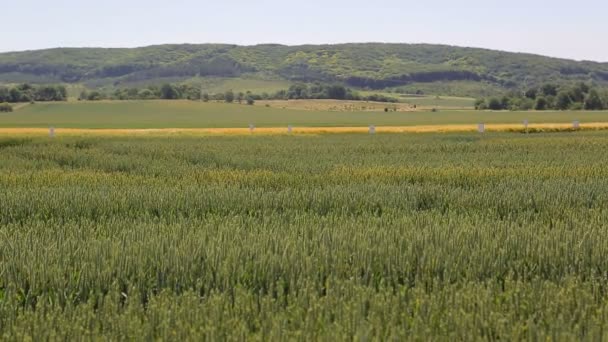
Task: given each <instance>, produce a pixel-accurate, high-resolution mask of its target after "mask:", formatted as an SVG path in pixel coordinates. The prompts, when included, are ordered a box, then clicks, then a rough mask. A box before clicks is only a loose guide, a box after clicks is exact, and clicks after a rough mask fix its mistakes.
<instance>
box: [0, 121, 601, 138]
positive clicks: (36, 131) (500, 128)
mask: <svg viewBox="0 0 608 342" xmlns="http://www.w3.org/2000/svg"><path fill="white" fill-rule="evenodd" d="M528 129H529V131H530V132H539V131H546V132H558V131H572V130H574V129H573V127H572V124H571V123H544V124H530V125H529V126H528ZM477 130H478V126H477V125H476V124H466V125H461V124H459V125H425V126H377V127H376V133H434V132H436V133H441V132H474V131H477ZM485 130H486V132H524V131H525V129H524V126H523V125H522V124H486V125H485ZM580 130H608V122H595V123H581V124H580ZM292 133H293V134H331V133H369V127H293V129H292ZM48 134H49V129H48V128H0V135H4V136H7V135H8V136H13V135H48ZM172 134H193V135H197V134H203V135H250V134H288V131H287V127H259V128H255V129H254V130H253V132H251V131H250V130H249V128H246V127H245V128H159V129H122V128H117V129H88V128H56V129H55V135H56V136H61V135H69V136H81V135H101V136H103V135H134V136H138V135H172Z"/></svg>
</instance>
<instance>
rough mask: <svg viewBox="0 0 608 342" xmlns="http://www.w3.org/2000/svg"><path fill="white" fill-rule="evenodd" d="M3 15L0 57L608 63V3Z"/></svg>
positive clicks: (261, 6)
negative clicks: (203, 51) (392, 47)
mask: <svg viewBox="0 0 608 342" xmlns="http://www.w3.org/2000/svg"><path fill="white" fill-rule="evenodd" d="M2 9H3V11H2V12H3V15H2V24H3V25H2V28H3V30H4V34H2V40H1V44H0V51H15V50H30V49H41V48H50V47H81V46H96V47H97V46H99V47H135V46H143V45H152V44H163V43H235V44H245V45H252V44H258V43H282V44H289V45H295V44H305V43H315V44H317V43H344V42H372V41H373V42H403V43H441V44H449V45H460V46H473V47H484V48H491V49H500V50H507V51H516V52H532V53H538V54H543V55H549V56H557V57H565V58H574V59H588V60H597V61H606V62H608V44H606V41H607V40H606V38H607V37H606V36H607V35H608V20H607V18H606V16H607V14H608V1H607V0H582V1H571V0H568V1H566V0H525V1H524V0H418V1H405V0H401V1H399V0H375V1H372V0H365V1H360V0H324V1H322V0H296V1H279V0H257V1H255V0H249V1H246V0H231V1H222V0H214V1H201V0H198V1H197V0H172V1H168V0H163V1H160V0H146V1H144V0H120V1H119V0H104V1H87V0H77V1H76V0H55V1H42V0H16V1H10V2H8V3H6V4H4V5H3V6H2ZM7 31H8V32H7Z"/></svg>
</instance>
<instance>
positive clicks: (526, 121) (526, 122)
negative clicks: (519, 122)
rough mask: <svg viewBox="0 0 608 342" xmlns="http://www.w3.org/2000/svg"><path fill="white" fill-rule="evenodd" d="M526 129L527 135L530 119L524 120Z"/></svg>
mask: <svg viewBox="0 0 608 342" xmlns="http://www.w3.org/2000/svg"><path fill="white" fill-rule="evenodd" d="M524 128H525V129H526V133H528V119H525V120H524Z"/></svg>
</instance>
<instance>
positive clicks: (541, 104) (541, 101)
mask: <svg viewBox="0 0 608 342" xmlns="http://www.w3.org/2000/svg"><path fill="white" fill-rule="evenodd" d="M534 109H536V110H545V109H547V99H545V98H544V97H537V98H536V104H535V105H534Z"/></svg>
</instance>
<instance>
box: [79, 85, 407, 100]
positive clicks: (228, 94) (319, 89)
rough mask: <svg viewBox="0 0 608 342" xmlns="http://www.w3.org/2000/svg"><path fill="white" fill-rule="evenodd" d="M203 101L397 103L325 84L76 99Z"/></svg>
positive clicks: (176, 88)
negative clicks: (274, 89)
mask: <svg viewBox="0 0 608 342" xmlns="http://www.w3.org/2000/svg"><path fill="white" fill-rule="evenodd" d="M104 99H107V100H179V99H183V100H202V101H205V102H207V101H221V102H227V103H233V102H238V103H243V102H246V103H247V104H254V103H255V101H259V100H304V99H332V100H352V101H374V102H393V103H394V102H398V100H397V99H396V98H393V97H387V96H384V95H379V94H372V95H369V96H361V95H360V94H358V93H357V92H355V91H354V90H352V89H350V88H347V87H344V86H342V85H328V84H319V83H315V84H311V85H308V84H304V83H301V84H294V85H291V86H290V87H289V88H288V89H283V90H279V91H277V92H274V93H268V92H263V93H260V94H255V93H252V92H250V91H247V92H233V91H232V90H228V91H225V92H220V93H215V94H210V93H207V92H205V91H203V90H201V88H200V87H198V86H194V85H191V84H168V83H167V84H164V85H162V86H148V87H145V88H135V87H132V88H120V89H116V90H114V91H113V92H111V93H104V92H103V91H99V90H94V91H83V92H82V93H81V94H80V96H79V100H82V101H97V100H104Z"/></svg>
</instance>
